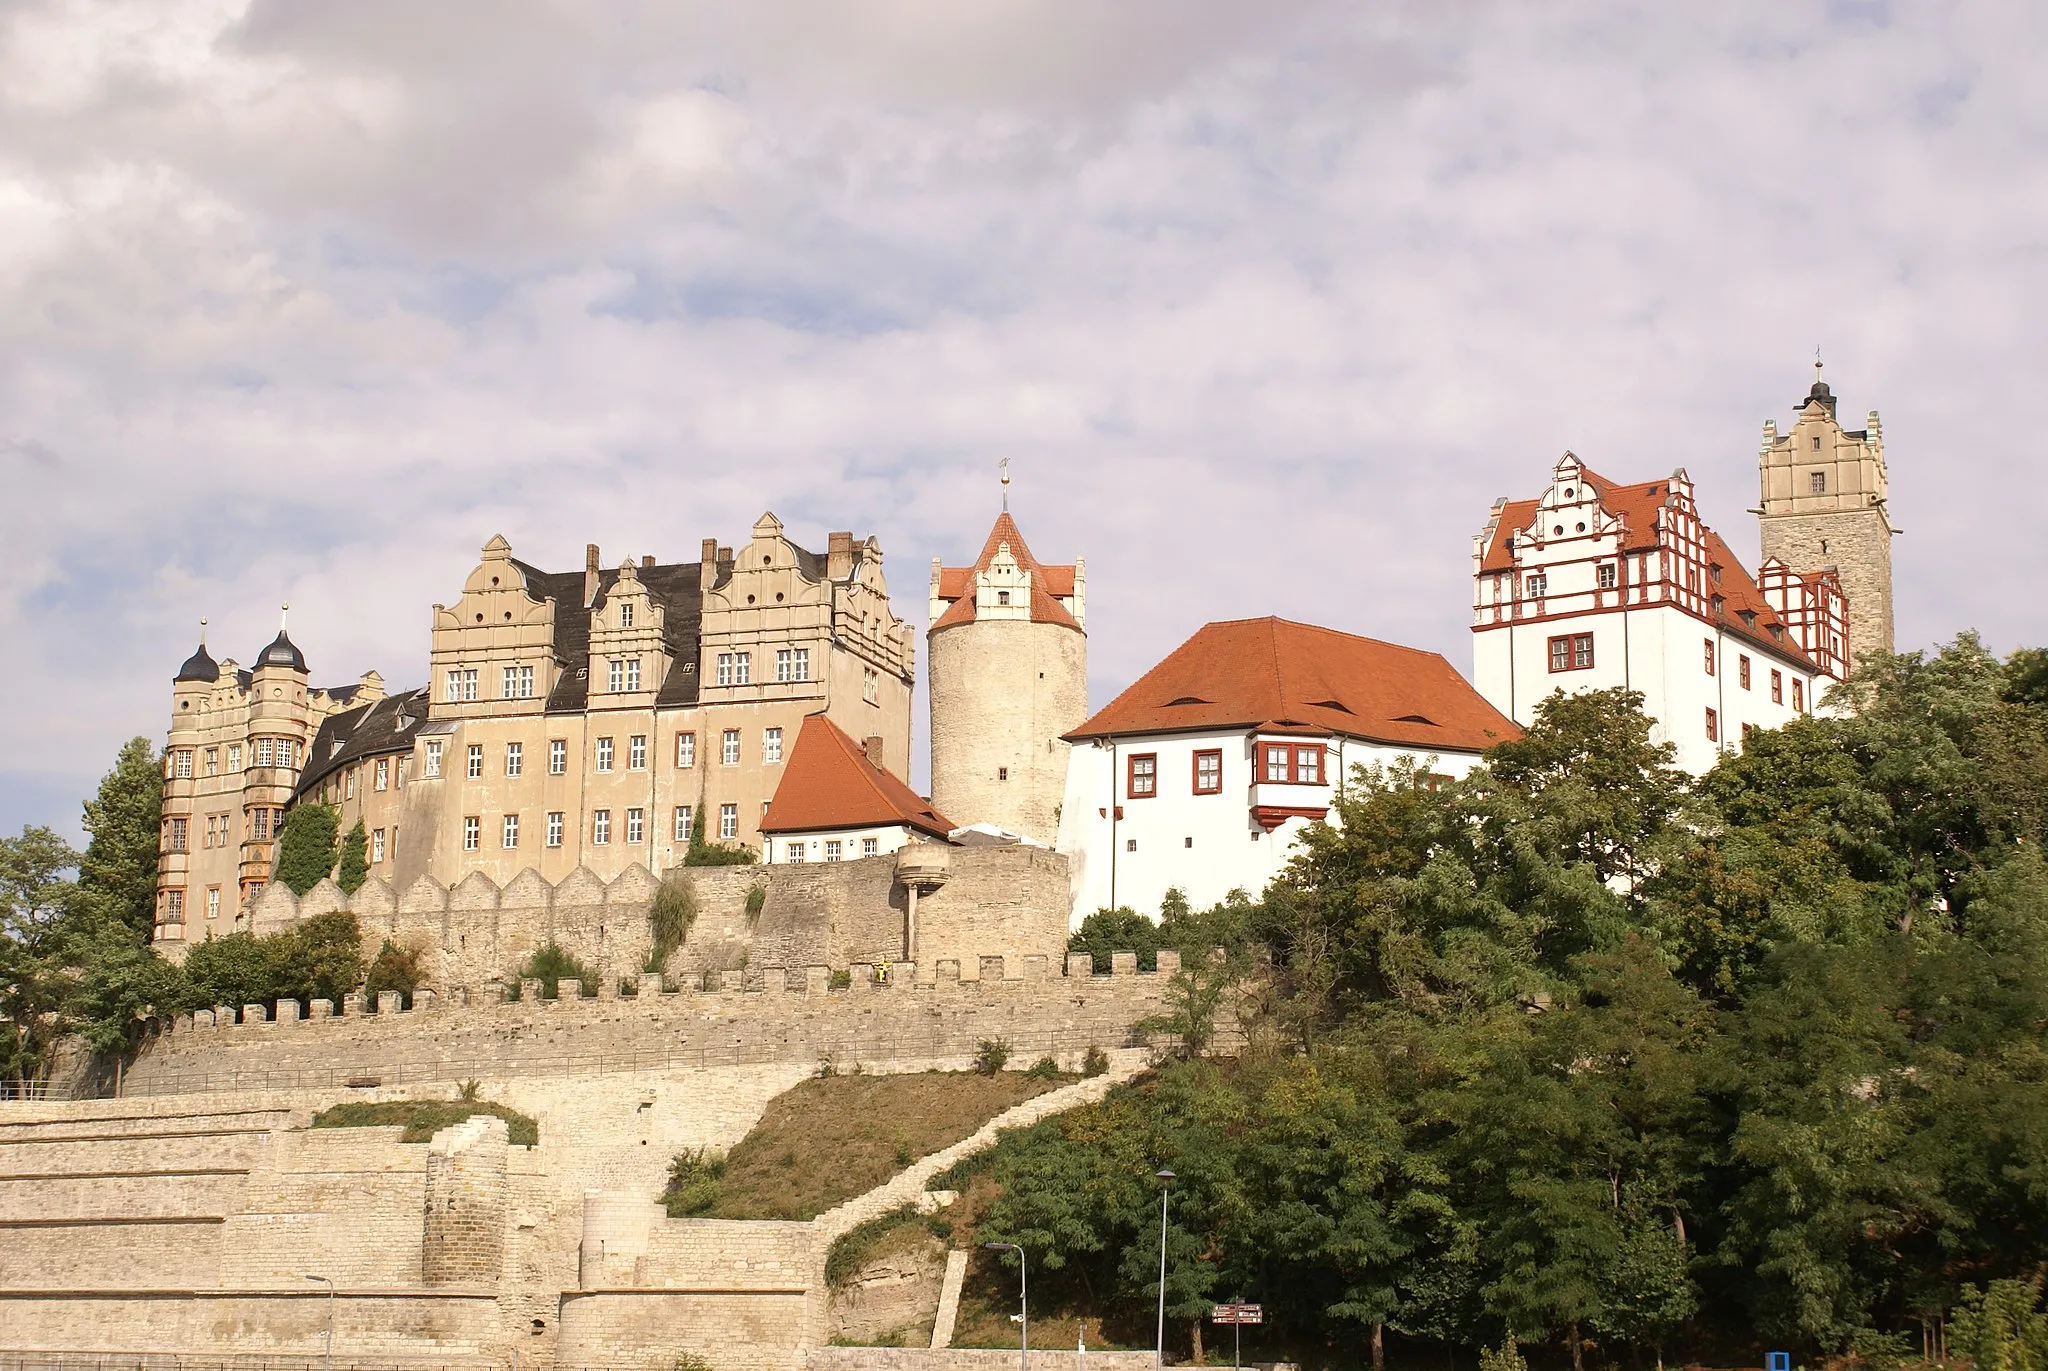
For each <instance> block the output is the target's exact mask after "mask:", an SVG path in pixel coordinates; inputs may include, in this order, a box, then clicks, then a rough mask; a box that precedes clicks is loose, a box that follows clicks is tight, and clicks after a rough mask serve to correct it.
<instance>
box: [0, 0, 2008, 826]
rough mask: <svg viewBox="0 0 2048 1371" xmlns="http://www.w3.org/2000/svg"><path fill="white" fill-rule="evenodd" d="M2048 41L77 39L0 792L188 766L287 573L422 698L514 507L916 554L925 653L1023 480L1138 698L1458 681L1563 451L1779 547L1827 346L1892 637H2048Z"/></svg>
mask: <svg viewBox="0 0 2048 1371" xmlns="http://www.w3.org/2000/svg"><path fill="white" fill-rule="evenodd" d="M2044 28H2048V17H2044V16H2043V15H2040V14H2036V13H2034V12H2032V11H2030V10H2028V9H2027V8H2026V7H2021V6H2003V7H1995V6H1982V7H1960V6H1959V7H1942V8H1939V9H1935V8H1917V7H1908V6H1903V5H1900V6H1887V5H1881V4H1873V5H1852V4H1841V3H1837V4H1822V3H1810V4H1792V5H1782V4H1780V5H1765V4H1760V3H1759V4H1731V5H1723V6H1712V7H1705V6H1658V7H1623V6H1614V5H1601V4H1592V3H1582V4H1563V5H1552V6H1541V7H1536V6H1517V5H1504V4H1491V3H1479V2H1478V0H1470V2H1468V3H1458V4H1436V5H1419V4H1418V5H1413V6H1396V7H1360V6H1355V5H1344V4H1338V3H1314V2H1311V0H1299V2H1298V3H1282V4H1268V5H1262V6H1246V5H1242V4H1238V3H1234V2H1233V0H1180V2H1179V3H1171V2H1170V0H1125V2H1124V3H1110V2H1109V0H1101V2H1100V3H1096V2H1094V0H1036V2H1035V3H1025V0H1014V3H1013V2H1011V0H999V3H994V4H987V5H977V6H969V7H962V6H958V5H953V4H945V3H940V0H874V2H873V3H867V4H861V5H837V4H824V3H798V2H797V0H761V3H755V4H749V5H746V6H738V7H734V6H690V5H674V6H656V5H647V6H641V7H626V8H623V9H614V10H608V11H592V10H591V9H589V7H586V6H578V5H570V4H567V3H559V4H557V3H544V2H543V0H518V2H517V3H509V2H507V0H493V2H492V3H488V4H486V3H482V2H481V0H478V2H477V3H448V4H437V5H433V6H427V7H420V6H415V5H406V6H400V5H397V4H390V3H382V2H381V0H380V2H378V3H362V4H352V5H346V6H331V5H297V4H288V3H281V2H280V0H260V3H247V2H246V0H152V2H151V3H136V4H130V5H119V4H111V5H90V6H87V5H80V4H74V3H69V2H68V0H40V2H39V0H25V3H22V4H19V5H16V6H13V7H10V9H9V10H8V11H7V14H6V16H5V17H4V18H0V479H4V480H5V482H6V488H7V490H8V491H9V493H10V498H9V499H8V500H7V501H5V502H4V507H0V542H4V545H5V546H6V547H7V549H8V550H9V553H10V559H9V565H10V572H11V574H10V576H9V577H8V578H7V579H6V580H5V582H4V583H0V631H4V632H5V633H6V634H7V641H8V642H9V644H10V646H11V647H12V648H13V655H14V657H15V670H14V671H13V672H11V673H10V679H11V680H12V681H14V682H16V683H18V684H16V686H15V687H14V688H13V690H12V691H11V692H10V695H11V696H12V698H11V699H10V701H9V703H10V704H12V705H13V708H11V709H8V710H6V711H0V743H4V746H5V748H6V755H7V757H8V759H9V760H8V762H7V763H6V765H7V766H8V767H9V768H10V769H11V770H10V772H9V773H7V774H8V775H12V776H13V777H15V778H16V779H15V780H13V781H10V780H8V779H7V777H6V776H5V775H0V795H8V794H12V795H14V796H17V797H22V798H20V799H18V801H17V802H15V803H14V805H13V807H14V808H15V809H17V810H22V811H24V813H23V814H22V815H21V816H20V817H31V816H32V813H31V812H40V809H39V807H40V806H42V805H43V804H45V802H46V801H45V800H44V799H43V798H39V797H44V796H47V794H49V793H50V786H51V784H52V782H51V780H50V778H52V777H67V776H68V777H71V778H73V779H74V783H75V788H76V789H77V790H79V791H80V792H82V791H83V790H84V789H85V788H86V787H87V786H89V785H90V783H91V780H92V778H93V776H94V775H95V774H96V773H97V771H98V770H99V769H100V768H101V767H103V766H104V765H105V763H106V761H107V759H108V758H109V757H110V756H111V754H112V751H113V749H114V747H115V746H116V745H117V743H118V741H119V740H120V739H121V738H122V737H125V736H127V735H129V734H131V733H135V732H145V733H151V734H154V733H156V732H158V731H159V730H160V729H161V727H162V726H163V722H164V719H163V710H164V708H165V707H166V703H167V695H166V691H165V686H166V683H167V678H168V676H169V674H170V673H171V672H172V671H173V670H174V669H175V667H176V664H177V662H178V661H180V660H182V658H183V656H184V654H185V653H186V652H187V651H189V648H190V642H191V638H192V635H193V633H194V631H195V627H196V623H195V621H196V620H197V618H198V617H199V616H200V615H202V614H206V615H209V616H210V617H211V618H212V620H213V641H214V643H215V646H216V650H217V651H219V652H223V653H229V654H234V655H240V656H242V657H244V658H246V657H247V656H248V655H250V654H251V653H252V652H253V651H254V650H255V649H256V648H257V647H258V646H260V645H261V643H262V642H263V641H265V640H266V639H267V637H268V636H269V634H270V633H271V632H273V631H274V617H275V613H276V609H275V606H276V604H277V603H278V602H279V601H280V600H283V599H287V598H288V599H290V600H291V601H292V603H293V606H294V608H293V626H294V628H293V631H294V636H295V638H297V639H299V640H300V642H301V643H302V644H303V646H304V647H305V649H306V651H307V654H308V656H309V658H310V659H311V660H312V662H313V665H314V669H315V673H316V675H317V676H319V677H320V678H321V679H322V680H327V679H333V680H336V681H344V680H349V679H353V677H354V676H355V675H356V674H357V673H359V672H360V671H362V670H364V669H365V668H368V667H371V666H375V667H377V668H379V669H380V670H382V671H383V673H384V674H385V676H386V678H387V679H388V680H389V681H390V682H391V683H392V684H393V685H403V684H411V683H415V682H417V681H419V680H421V679H423V675H424V670H425V653H426V636H427V624H428V607H429V606H430V605H431V604H432V603H433V602H434V601H435V600H445V599H446V598H448V597H449V596H450V595H452V594H454V593H455V592H456V590H457V589H458V587H459V585H460V583H461V579H462V577H463V575H464V574H465V573H466V571H467V570H468V568H469V566H470V565H471V564H472V563H473V560H474V557H475V554H476V549H477V547H478V546H479V545H481V543H482V542H483V541H484V540H485V539H486V538H487V537H489V536H490V535H491V534H493V533H496V532H503V533H505V534H506V535H507V536H508V537H510V538H511V539H512V541H513V544H514V546H515V548H517V549H518V550H519V552H520V554H521V555H522V556H527V557H530V558H532V559H534V560H538V561H540V562H542V563H543V564H550V565H563V566H569V565H575V564H576V563H577V560H578V559H579V558H580V555H581V545H582V544H583V543H585V542H589V541H596V542H599V543H600V544H602V545H603V547H604V550H605V554H606V556H607V557H608V558H614V559H615V558H617V557H620V556H624V555H626V554H628V553H633V554H639V553H644V552H651V553H655V554H657V555H661V556H663V557H668V558H676V557H684V558H687V557H690V556H693V555H694V551H695V548H696V546H697V542H698V540H699V539H700V538H702V537H704V536H707V535H708V536H716V537H718V538H720V539H722V540H723V541H726V542H731V541H734V540H735V539H736V538H738V537H739V536H740V535H741V534H742V533H743V532H744V530H745V529H746V527H747V526H748V525H749V524H750V523H751V522H752V520H753V518H754V517H755V516H756V515H757V514H759V513H760V511H761V510H762V509H764V508H773V509H775V510H776V511H777V512H778V513H779V514H780V515H782V517H783V518H784V519H785V521H786V522H787V523H788V524H789V525H790V526H791V529H792V531H793V533H795V534H796V535H797V536H798V537H799V538H800V539H809V540H810V541H812V542H817V541H821V540H822V535H823V532H824V530H826V529H828V528H844V527H854V528H857V529H860V530H862V531H863V532H866V531H870V530H872V531H873V532H875V533H877V534H878V535H879V536H880V538H881V540H882V543H883V545H884V547H885V548H886V549H887V550H888V553H889V557H890V562H889V565H890V567H891V568H892V570H893V576H894V585H895V588H896V591H897V595H898V607H899V610H900V611H901V612H904V613H906V614H907V615H909V616H910V617H912V618H914V619H915V618H921V615H922V604H921V601H922V581H923V571H922V568H923V566H924V565H925V563H926V562H927V561H928V559H929V558H931V557H934V556H939V557H944V558H946V559H948V560H958V559H961V558H964V557H966V556H968V555H970V554H971V553H972V552H973V551H974V550H975V549H976V548H977V547H978V546H979V543H980V539H981V536H982V534H983V533H984V532H985V530H986V527H987V523H988V521H989V519H990V518H991V517H992V516H993V513H994V506H995V489H994V479H993V472H994V465H995V462H996V460H997V459H998V458H999V457H1002V456H1010V457H1012V458H1013V459H1014V466H1013V470H1014V471H1015V473H1016V475H1017V478H1018V479H1017V485H1016V487H1015V492H1014V505H1015V508H1016V510H1017V512H1018V514H1019V517H1020V519H1022V521H1023V522H1024V526H1025V528H1026V530H1027V532H1028V534H1029V536H1030V537H1031V539H1032V543H1033V546H1034V549H1035V550H1036V551H1037V552H1038V553H1039V555H1040V556H1042V557H1045V558H1048V559H1055V560H1066V559H1069V558H1071V557H1073V556H1076V555H1085V556H1086V557H1087V558H1088V559H1089V570H1090V578H1089V579H1090V597H1089V600H1090V627H1091V630H1092V633H1091V667H1092V670H1093V673H1094V677H1095V682H1096V691H1095V693H1096V696H1097V698H1098V699H1105V698H1106V697H1107V695H1108V693H1109V692H1110V691H1111V690H1112V689H1114V688H1116V687H1118V686H1120V685H1121V684H1123V683H1124V682H1127V681H1128V680H1130V679H1132V678H1133V677H1134V676H1135V675H1137V674H1138V673H1139V672H1140V671H1142V670H1143V669H1144V668H1145V667H1146V666H1148V665H1149V664H1150V663H1151V662H1153V661H1155V660H1157V658H1158V657H1159V656H1160V655H1162V654H1163V653H1164V652H1165V651H1166V650H1168V649H1169V648H1170V647H1172V646H1173V645H1174V643H1176V642H1177V641H1178V640H1179V639H1180V638H1181V637H1183V636H1185V634H1186V633H1188V632H1190V631H1192V629H1193V628H1194V627H1195V626H1197V625H1198V624H1200V623H1201V622H1203V621H1204V620H1207V619H1213V618H1221V617H1229V616H1235V615H1246V614H1260V613H1267V612H1282V613H1287V614H1291V615H1294V616H1297V617H1301V618H1307V619H1312V620H1316V621H1319V622H1325V623H1330V624H1333V625H1337V626H1341V627H1345V628H1349V629H1354V630H1357V631H1361V632H1367V633H1372V634H1375V635H1378V636H1382V637H1388V638H1393V639H1396V640H1399V641H1404V642H1410V643H1414V644H1416V645H1419V646H1425V647H1431V648H1435V649H1437V650H1440V651H1443V652H1444V653H1445V654H1446V655H1447V656H1449V657H1450V658H1451V660H1452V662H1453V663H1454V664H1457V665H1459V666H1461V667H1462V666H1464V665H1466V664H1467V663H1468V661H1469V649H1468V647H1467V645H1466V640H1467V634H1466V631H1465V624H1466V622H1467V618H1466V615H1467V609H1466V606H1467V605H1468V604H1469V582H1468V577H1469V571H1470V567H1469V553H1470V538H1471V535H1472V534H1473V532H1474V531H1476V530H1477V528H1478V527H1479V526H1480V524H1481V523H1482V522H1483V521H1484V518H1485V514H1486V510H1487V507H1488V505H1489V503H1490V502H1491V500H1492V499H1493V498H1494V497H1495V496H1497V495H1501V494H1507V493H1511V492H1513V493H1521V492H1525V491H1528V490H1531V489H1533V488H1534V487H1535V486H1536V485H1537V484H1538V483H1539V482H1540V481H1541V479H1542V476H1543V473H1544V472H1545V471H1546V470H1547V468H1548V466H1549V464H1550V463H1551V462H1552V461H1553V460H1554V459H1555V458H1556V456H1557V454H1558V453H1559V452H1560V451H1562V450H1563V449H1564V448H1566V447H1570V448H1572V449H1574V450H1575V451H1577V452H1578V453H1580V455H1581V456H1583V457H1585V458H1586V459H1587V460H1588V461H1589V462H1591V463H1593V464H1594V465H1595V467H1596V468H1598V469H1600V470H1602V471H1604V472H1607V473H1608V474H1610V475H1613V476H1616V477H1618V478H1624V479H1626V478H1631V477H1640V476H1644V475H1649V474H1656V473H1661V472H1664V471H1668V470H1670V469H1671V468H1673V467H1676V466H1680V465H1683V466H1685V467H1687V468H1688V469H1689V470H1690V471H1691V472H1692V474H1693V475H1694V476H1695V478H1697V479H1698V480H1699V481H1700V482H1701V485H1702V493H1703V498H1704V500H1705V502H1706V508H1707V512H1708V514H1709V517H1710V518H1711V519H1712V520H1713V522H1714V523H1715V524H1716V525H1717V527H1719V528H1721V529H1722V530H1723V531H1724V532H1725V533H1726V534H1727V535H1728V536H1729V538H1730V540H1731V542H1732V543H1733V544H1734V545H1735V546H1736V547H1737V548H1738V549H1739V550H1743V549H1753V548H1754V545H1755V534H1754V531H1753V523H1752V521H1751V520H1750V519H1749V518H1748V516H1747V515H1745V514H1744V513H1743V511H1744V509H1745V507H1746V506H1748V505H1750V504H1751V503H1753V498H1754V485H1753V482H1754V480H1755V476H1754V470H1755V468H1754V454H1755V444H1756V441H1757V434H1758V429H1759V427H1760V424H1761V422H1762V420H1763V419H1765V418H1766V417H1773V416H1775V417H1776V418H1778V419H1779V420H1780V422H1783V421H1785V420H1786V419H1787V418H1788V417H1789V413H1790V408H1791V403H1792V401H1793V399H1794V398H1795V397H1796V396H1798V395H1800V394H1801V393H1803V391H1804V388H1805V385H1806V382H1807V379H1808V376H1807V373H1808V372H1809V371H1810V366H1809V365H1808V362H1809V359H1810V356H1811V352H1812V349H1813V347H1814V346H1815V345H1816V344H1821V345H1823V346H1824V347H1825V349H1826V356H1827V360H1828V366H1829V374H1830V378H1831V380H1833V381H1834V383H1835V385H1836V389H1837V391H1838V393H1840V394H1842V395H1843V397H1844V407H1845V412H1849V413H1860V412H1861V410H1863V409H1866V408H1880V409H1882V410H1883V412H1884V416H1885V432H1886V438H1887V444H1888V452H1889V456H1890V459H1891V468H1892V470H1891V475H1892V480H1893V483H1894V491H1893V497H1894V498H1893V509H1894V512H1895V513H1896V515H1897V516H1898V518H1899V521H1900V522H1901V523H1902V524H1904V525H1905V527H1906V528H1907V530H1908V533H1907V534H1906V536H1905V537H1903V538H1902V539H1900V541H1899V544H1898V547H1897V550H1896V556H1897V562H1898V582H1899V600H1900V615H1899V617H1900V625H1901V632H1902V635H1903V637H1904V639H1905V640H1906V641H1907V642H1908V643H1909V644H1923V643H1926V642H1929V641H1931V640H1933V639H1935V638H1937V637H1945V636H1948V635H1950V634H1952V633H1953V632H1954V631H1955V630H1957V629H1959V628H1962V627H1965V626H1969V625H1977V626H1980V627H1982V628H1983V629H1984V630H1986V631H1987V633H1989V635H1990V636H1991V638H1992V640H1993V641H1994V642H1995V643H1997V644H1999V645H2001V646H2010V645H2013V644H2015V643H2018V642H2022V641H2035V642H2038V641H2041V640H2042V639H2043V638H2044V637H2048V633H2044V629H2048V622H2044V620H2048V611H2044V610H2043V609H2042V608H2041V607H2040V605H2039V603H2038V597H2035V596H2031V595H2028V594H2026V593H2024V589H2025V587H2027V586H2029V585H2031V584H2032V583H2033V582H2034V581H2035V580H2037V579H2038V572H2037V571H2036V570H2035V569H2034V566H2033V562H2034V556H2033V552H2032V549H2033V546H2034V544H2035V543H2037V542H2038V541H2039V536H2038V534H2037V533H2036V532H2035V530H2036V529H2037V528H2038V527H2039V526H2040V522H2041V519H2042V516H2043V515H2044V514H2048V509H2044V505H2048V478H2044V467H2043V462H2042V459H2041V457H2040V456H2039V454H2038V453H2036V452H2035V451H2034V445H2033V444H2032V443H2031V440H2030V438H2029V437H2028V433H2029V430H2028V428H2027V427H2026V423H2027V420H2028V418H2029V417H2030V416H2029V415H2027V414H2026V412H2025V410H2024V408H2023V405H2024V400H2025V398H2026V397H2029V396H2030V395H2031V390H2030V385H2029V383H2030V382H2031V381H2032V379H2033V377H2034V375H2035V373H2036V372H2038V370H2039V368H2040V362H2041V359H2042V357H2043V342H2044V327H2043V323H2042V320H2041V315H2040V311H2039V310H2038V309H2036V308H2035V307H2034V305H2033V302H2034V301H2036V300H2038V299H2039V298H2041V295H2042V288H2043V286H2044V284H2048V279H2044V278H2048V267H2044V263H2048V256H2044V252H2048V248H2044V244H2048V178H2044V177H2043V176H2042V175H2041V174H2040V173H2041V167H2042V160H2043V144H2044V140H2048V118H2044V106H2043V97H2042V96H2041V94H2040V93H2039V87H2038V83H2037V82H2035V81H2034V80H2033V78H2032V72H2033V70H2034V69H2035V68H2036V66H2037V65H2038V63H2039V61H2040V60H2041V58H2042V57H2043V56H2044V48H2048V32H2044ZM2016 592H2018V593H2016ZM54 683H62V686H61V689H59V688H58V687H57V686H56V685H55V684H54ZM31 776H33V777H34V778H35V779H34V782H33V788H32V787H31V784H30V781H29V780H28V779H27V778H29V777H31ZM7 808H8V806H7V805H4V804H0V821H13V820H15V818H16V816H15V815H12V814H10V813H8V812H6V810H7ZM54 817H59V818H62V817H64V816H62V815H58V816H54Z"/></svg>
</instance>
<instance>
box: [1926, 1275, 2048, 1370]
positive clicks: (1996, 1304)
mask: <svg viewBox="0 0 2048 1371" xmlns="http://www.w3.org/2000/svg"><path fill="white" fill-rule="evenodd" d="M2040 1302H2041V1278H2040V1277H2039V1276H2036V1277H2034V1279H2032V1280H2030V1281H2014V1280H2004V1281H1993V1282H1991V1283H1990V1285H1988V1286H1986V1287H1985V1288H1984V1289H1982V1290H1979V1289H1977V1288H1976V1287H1975V1286H1968V1287H1965V1288H1964V1290H1963V1297H1962V1302H1961V1305H1960V1307H1958V1308H1957V1310H1956V1311H1955V1318H1954V1323H1953V1325H1952V1331H1951V1333H1950V1335H1949V1346H1950V1347H1951V1348H1952V1349H1953V1350H1954V1352H1955V1353H1956V1355H1957V1356H1958V1357H1960V1358H1963V1359H1966V1360H1968V1361H1969V1362H1970V1363H1971V1364H1972V1365H1974V1366H1975V1367H1976V1368H1977V1371H2042V1368H2044V1367H2048V1316H2044V1315H2043V1314H2042V1313H2041V1310H2040V1308H2039V1305H2040Z"/></svg>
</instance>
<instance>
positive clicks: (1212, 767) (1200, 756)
mask: <svg viewBox="0 0 2048 1371" xmlns="http://www.w3.org/2000/svg"><path fill="white" fill-rule="evenodd" d="M1222 793H1223V753H1222V752H1221V751H1220V750H1216V751H1209V752H1197V753H1196V754H1195V794H1197V795H1221V794H1222Z"/></svg>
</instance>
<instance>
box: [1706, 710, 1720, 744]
mask: <svg viewBox="0 0 2048 1371" xmlns="http://www.w3.org/2000/svg"><path fill="white" fill-rule="evenodd" d="M1707 741H1708V742H1710V743H1718V742H1720V741H1721V716H1720V715H1718V714H1716V713H1715V712H1714V711H1713V710H1712V709H1709V710H1708V711H1707Z"/></svg>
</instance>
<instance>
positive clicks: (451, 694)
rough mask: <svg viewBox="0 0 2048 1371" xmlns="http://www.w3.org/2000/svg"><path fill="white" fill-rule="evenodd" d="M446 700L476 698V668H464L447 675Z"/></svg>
mask: <svg viewBox="0 0 2048 1371" xmlns="http://www.w3.org/2000/svg"><path fill="white" fill-rule="evenodd" d="M448 698H449V699H450V700H474V699H475V698H476V668H475V667H465V668H463V669H462V670H460V671H451V672H449V673H448Z"/></svg>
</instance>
